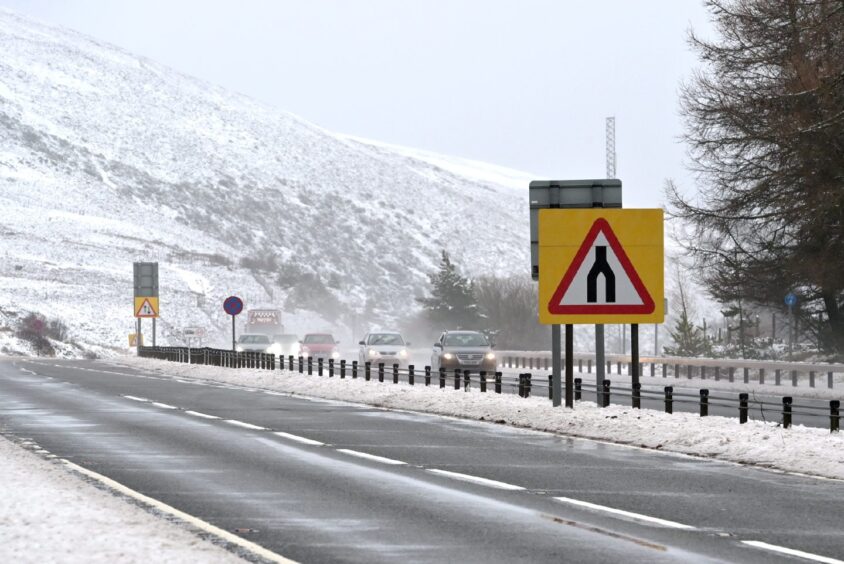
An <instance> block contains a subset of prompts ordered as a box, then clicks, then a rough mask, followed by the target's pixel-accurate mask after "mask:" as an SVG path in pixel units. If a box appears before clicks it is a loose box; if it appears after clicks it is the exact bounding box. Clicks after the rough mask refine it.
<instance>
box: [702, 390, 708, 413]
mask: <svg viewBox="0 0 844 564" xmlns="http://www.w3.org/2000/svg"><path fill="white" fill-rule="evenodd" d="M707 415H709V390H706V389H704V390H701V391H700V416H701V417H706V416H707Z"/></svg>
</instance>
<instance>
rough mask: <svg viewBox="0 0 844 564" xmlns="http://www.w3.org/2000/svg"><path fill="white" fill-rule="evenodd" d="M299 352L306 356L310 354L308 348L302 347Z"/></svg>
mask: <svg viewBox="0 0 844 564" xmlns="http://www.w3.org/2000/svg"><path fill="white" fill-rule="evenodd" d="M300 354H301V355H302V356H303V357H305V358H308V355H309V354H311V351H309V350H308V349H302V350H301V351H300Z"/></svg>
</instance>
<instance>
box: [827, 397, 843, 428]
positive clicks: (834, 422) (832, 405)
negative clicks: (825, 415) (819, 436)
mask: <svg viewBox="0 0 844 564" xmlns="http://www.w3.org/2000/svg"><path fill="white" fill-rule="evenodd" d="M840 408H841V400H829V432H830V433H837V432H838V425H839V423H840V422H841V417H840V415H839V409H840Z"/></svg>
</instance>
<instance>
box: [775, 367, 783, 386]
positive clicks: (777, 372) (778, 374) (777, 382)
mask: <svg viewBox="0 0 844 564" xmlns="http://www.w3.org/2000/svg"><path fill="white" fill-rule="evenodd" d="M781 382H782V370H780V369H779V368H777V369H776V370H774V385H776V386H779V385H780V383H781Z"/></svg>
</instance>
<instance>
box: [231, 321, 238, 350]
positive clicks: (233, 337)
mask: <svg viewBox="0 0 844 564" xmlns="http://www.w3.org/2000/svg"><path fill="white" fill-rule="evenodd" d="M234 320H235V316H234V315H232V352H234V351H236V350H237V346H236V341H235V335H234V332H235V326H234Z"/></svg>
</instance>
